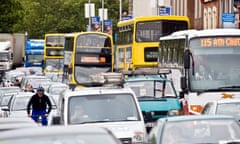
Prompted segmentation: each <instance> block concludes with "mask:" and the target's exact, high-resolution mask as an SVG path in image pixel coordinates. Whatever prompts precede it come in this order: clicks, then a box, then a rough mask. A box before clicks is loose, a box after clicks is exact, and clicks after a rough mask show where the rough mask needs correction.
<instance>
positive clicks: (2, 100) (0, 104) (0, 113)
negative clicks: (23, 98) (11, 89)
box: [0, 93, 17, 117]
mask: <svg viewBox="0 0 240 144" xmlns="http://www.w3.org/2000/svg"><path fill="white" fill-rule="evenodd" d="M15 94H17V93H15ZM15 94H5V95H2V96H1V97H0V117H6V116H7V115H6V113H5V109H6V108H7V107H8V103H9V101H10V99H11V97H12V96H13V95H15Z"/></svg>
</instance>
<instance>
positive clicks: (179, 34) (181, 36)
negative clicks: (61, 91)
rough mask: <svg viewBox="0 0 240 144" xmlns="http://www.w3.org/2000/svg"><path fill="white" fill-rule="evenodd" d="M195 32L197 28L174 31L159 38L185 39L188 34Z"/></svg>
mask: <svg viewBox="0 0 240 144" xmlns="http://www.w3.org/2000/svg"><path fill="white" fill-rule="evenodd" d="M195 32H197V30H195V29H191V30H181V31H177V32H173V33H172V34H170V35H168V36H164V37H160V38H159V40H160V41H161V40H175V39H185V38H186V35H190V34H192V33H195Z"/></svg>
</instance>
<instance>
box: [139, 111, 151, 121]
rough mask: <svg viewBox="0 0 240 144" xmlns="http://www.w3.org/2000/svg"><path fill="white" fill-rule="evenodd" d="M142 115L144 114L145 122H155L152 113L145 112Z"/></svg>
mask: <svg viewBox="0 0 240 144" xmlns="http://www.w3.org/2000/svg"><path fill="white" fill-rule="evenodd" d="M142 113H143V116H144V121H145V122H152V121H153V118H152V112H145V111H143V112H142Z"/></svg>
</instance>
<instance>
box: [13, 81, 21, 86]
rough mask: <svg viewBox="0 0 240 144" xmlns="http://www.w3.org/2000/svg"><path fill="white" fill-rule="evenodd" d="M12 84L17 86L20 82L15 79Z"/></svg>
mask: <svg viewBox="0 0 240 144" xmlns="http://www.w3.org/2000/svg"><path fill="white" fill-rule="evenodd" d="M13 86H18V87H20V86H21V83H20V81H19V79H15V82H14V83H13Z"/></svg>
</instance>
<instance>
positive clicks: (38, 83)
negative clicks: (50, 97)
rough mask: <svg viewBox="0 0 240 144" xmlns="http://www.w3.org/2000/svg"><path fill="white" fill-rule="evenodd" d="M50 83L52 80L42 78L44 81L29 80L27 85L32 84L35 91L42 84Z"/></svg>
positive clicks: (38, 79)
mask: <svg viewBox="0 0 240 144" xmlns="http://www.w3.org/2000/svg"><path fill="white" fill-rule="evenodd" d="M49 81H51V80H50V79H47V78H42V79H40V78H35V79H34V78H33V79H29V80H28V82H27V85H28V84H31V85H32V87H33V88H34V89H36V88H38V87H39V86H40V84H41V83H43V82H49Z"/></svg>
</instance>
